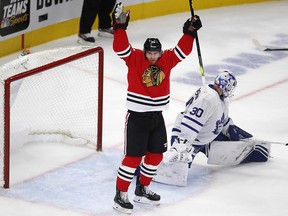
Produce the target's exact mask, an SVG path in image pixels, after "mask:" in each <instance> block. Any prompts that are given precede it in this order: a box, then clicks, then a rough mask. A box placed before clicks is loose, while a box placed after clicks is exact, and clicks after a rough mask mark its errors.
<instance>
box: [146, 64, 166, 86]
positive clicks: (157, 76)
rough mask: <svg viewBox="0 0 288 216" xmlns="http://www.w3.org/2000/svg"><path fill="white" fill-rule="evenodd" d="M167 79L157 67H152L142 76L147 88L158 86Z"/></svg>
mask: <svg viewBox="0 0 288 216" xmlns="http://www.w3.org/2000/svg"><path fill="white" fill-rule="evenodd" d="M164 78H165V74H164V72H163V71H162V70H161V68H159V67H158V66H157V65H150V66H149V67H148V68H147V69H146V70H145V71H144V73H143V75H142V83H144V84H146V86H147V87H151V86H158V85H160V84H161V83H162V81H163V80H164Z"/></svg>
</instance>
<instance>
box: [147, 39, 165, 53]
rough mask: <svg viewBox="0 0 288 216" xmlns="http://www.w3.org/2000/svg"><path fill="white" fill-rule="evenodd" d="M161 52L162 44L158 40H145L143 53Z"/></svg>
mask: <svg viewBox="0 0 288 216" xmlns="http://www.w3.org/2000/svg"><path fill="white" fill-rule="evenodd" d="M161 50H162V44H161V43H160V41H159V39H158V38H147V40H146V41H145V43H144V51H145V52H146V51H159V52H161Z"/></svg>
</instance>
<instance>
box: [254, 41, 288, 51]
mask: <svg viewBox="0 0 288 216" xmlns="http://www.w3.org/2000/svg"><path fill="white" fill-rule="evenodd" d="M252 42H253V44H254V45H255V47H256V48H257V49H259V50H261V51H288V48H268V47H265V46H263V45H262V44H260V43H259V41H258V40H256V39H252Z"/></svg>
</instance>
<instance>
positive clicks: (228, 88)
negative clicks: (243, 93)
mask: <svg viewBox="0 0 288 216" xmlns="http://www.w3.org/2000/svg"><path fill="white" fill-rule="evenodd" d="M215 83H216V85H218V86H219V88H220V89H221V90H222V96H223V98H227V97H232V96H233V91H234V89H235V88H236V86H237V80H236V77H235V76H234V74H233V73H232V72H229V71H223V72H221V73H219V74H218V75H217V76H216V78H215Z"/></svg>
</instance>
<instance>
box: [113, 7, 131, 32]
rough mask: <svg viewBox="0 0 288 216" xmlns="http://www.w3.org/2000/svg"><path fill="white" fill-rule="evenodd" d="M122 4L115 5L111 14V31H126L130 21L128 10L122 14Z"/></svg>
mask: <svg viewBox="0 0 288 216" xmlns="http://www.w3.org/2000/svg"><path fill="white" fill-rule="evenodd" d="M123 7H124V6H123V4H122V2H120V3H118V4H116V6H115V8H114V11H113V13H112V18H113V30H116V29H124V30H126V29H127V26H128V23H129V20H130V10H127V11H126V12H123Z"/></svg>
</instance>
